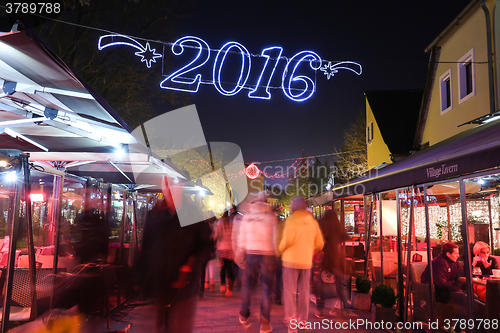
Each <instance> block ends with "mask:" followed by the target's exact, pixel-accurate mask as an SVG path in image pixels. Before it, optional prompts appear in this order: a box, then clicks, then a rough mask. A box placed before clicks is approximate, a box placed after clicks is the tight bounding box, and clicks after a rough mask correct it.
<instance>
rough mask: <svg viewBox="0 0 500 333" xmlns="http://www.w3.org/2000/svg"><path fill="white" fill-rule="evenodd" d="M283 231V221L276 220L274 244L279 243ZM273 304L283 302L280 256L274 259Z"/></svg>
mask: <svg viewBox="0 0 500 333" xmlns="http://www.w3.org/2000/svg"><path fill="white" fill-rule="evenodd" d="M284 229H285V220H284V219H281V218H280V219H278V234H277V236H276V244H278V246H279V244H280V243H281V238H283V230H284ZM274 302H275V303H276V305H281V304H282V302H283V263H282V262H281V256H280V255H279V252H278V256H277V258H276V273H275V281H274Z"/></svg>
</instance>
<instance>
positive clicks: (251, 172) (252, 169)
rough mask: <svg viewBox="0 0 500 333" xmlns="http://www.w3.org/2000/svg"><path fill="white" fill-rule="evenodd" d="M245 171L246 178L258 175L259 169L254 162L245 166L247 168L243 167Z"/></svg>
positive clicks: (253, 177)
mask: <svg viewBox="0 0 500 333" xmlns="http://www.w3.org/2000/svg"><path fill="white" fill-rule="evenodd" d="M245 173H246V174H247V177H248V178H250V179H255V178H257V177H259V174H260V170H259V168H258V167H257V166H256V165H255V164H253V163H252V164H250V165H249V166H247V168H246V169H245Z"/></svg>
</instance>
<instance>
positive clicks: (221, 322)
mask: <svg viewBox="0 0 500 333" xmlns="http://www.w3.org/2000/svg"><path fill="white" fill-rule="evenodd" d="M333 302H334V300H333V299H329V300H327V308H328V309H329V308H331V305H332V304H333ZM131 303H132V304H133V301H132V302H131ZM239 307H240V291H239V290H235V292H234V293H233V296H232V297H230V298H227V297H225V296H223V295H221V294H219V293H215V292H206V293H205V297H204V298H203V299H202V300H200V301H199V303H198V310H197V312H196V317H195V323H194V327H195V329H194V332H197V333H205V332H211V333H216V332H245V330H244V328H243V327H242V326H241V325H240V324H239V322H238V311H239ZM259 308H260V295H255V296H254V298H253V299H252V309H251V310H252V315H251V319H250V321H251V323H252V325H251V327H250V329H249V330H247V332H259V319H258V318H259V313H258V312H259ZM314 310H315V305H314V304H313V303H311V307H310V316H309V318H310V321H311V322H314V321H319V320H317V319H316V318H315V317H314V315H313V314H314ZM271 311H272V312H271V324H272V326H273V328H274V330H273V332H277V333H284V332H287V329H286V327H285V325H284V324H283V317H284V309H283V306H278V305H274V304H273V307H272V310H271ZM325 312H327V311H325ZM349 313H350V315H349V318H348V319H351V320H352V321H356V320H358V319H369V316H370V314H369V313H366V312H360V311H354V310H350V311H349ZM313 318H314V319H313ZM113 319H114V321H112V326H111V329H110V331H113V332H116V331H120V330H123V329H124V328H125V327H127V326H128V325H129V324H130V328H129V329H128V330H127V333H143V332H152V331H153V328H154V320H153V307H152V306H151V305H140V306H136V307H126V308H124V310H123V311H121V312H120V313H118V315H116V316H114V318H113ZM315 319H316V320H315ZM325 319H327V320H328V323H330V322H329V320H335V317H333V316H330V315H328V313H326V315H325ZM117 320H119V321H117ZM328 331H331V329H327V328H319V329H313V330H312V332H328ZM342 331H345V332H386V331H384V330H366V329H359V330H353V329H350V330H349V329H346V330H342ZM299 332H300V330H299ZM179 333H181V332H179Z"/></svg>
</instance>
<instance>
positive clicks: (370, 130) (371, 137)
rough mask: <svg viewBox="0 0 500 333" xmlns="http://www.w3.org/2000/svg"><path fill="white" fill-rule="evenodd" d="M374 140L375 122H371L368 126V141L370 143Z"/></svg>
mask: <svg viewBox="0 0 500 333" xmlns="http://www.w3.org/2000/svg"><path fill="white" fill-rule="evenodd" d="M372 141H373V122H370V123H369V124H368V126H366V143H367V144H370V143H372Z"/></svg>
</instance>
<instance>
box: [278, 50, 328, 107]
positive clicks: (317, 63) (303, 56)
mask: <svg viewBox="0 0 500 333" xmlns="http://www.w3.org/2000/svg"><path fill="white" fill-rule="evenodd" d="M294 62H295V63H296V64H295V66H294V67H293V69H292V70H291V71H290V70H289V67H290V64H292V63H294ZM303 62H305V63H309V66H311V68H312V69H313V70H315V71H316V70H318V69H319V68H320V67H321V58H320V57H319V55H317V54H316V53H314V52H312V51H302V52H299V53H297V54H296V55H294V56H293V57H292V58H291V59H290V60H289V61H288V63H287V64H286V67H285V70H284V71H283V79H282V81H281V88H282V89H283V92H284V93H285V95H286V97H288V98H290V99H291V100H292V101H296V102H302V101H305V100H306V99H308V98H310V97H311V96H312V95H313V94H314V92H315V91H316V85H315V84H314V81H313V80H312V79H311V78H310V77H308V76H305V75H299V76H295V71H296V70H297V67H299V66H300V64H301V63H303ZM297 82H303V83H304V87H303V88H292V83H297ZM295 86H297V85H295ZM309 86H311V88H309ZM295 90H298V91H299V93H298V94H294V91H295ZM307 91H309V94H308V95H304V94H305V93H306V92H307Z"/></svg>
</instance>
